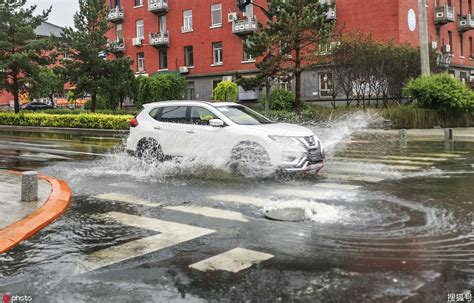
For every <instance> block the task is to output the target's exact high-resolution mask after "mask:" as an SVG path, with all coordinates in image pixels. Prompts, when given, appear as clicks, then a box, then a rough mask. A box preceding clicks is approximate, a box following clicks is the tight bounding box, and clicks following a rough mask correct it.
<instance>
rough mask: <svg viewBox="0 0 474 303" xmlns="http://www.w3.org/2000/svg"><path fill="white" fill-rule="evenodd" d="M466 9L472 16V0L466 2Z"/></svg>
mask: <svg viewBox="0 0 474 303" xmlns="http://www.w3.org/2000/svg"><path fill="white" fill-rule="evenodd" d="M467 8H468V9H469V11H468V13H469V14H472V0H469V1H468V2H467Z"/></svg>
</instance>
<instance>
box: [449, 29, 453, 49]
mask: <svg viewBox="0 0 474 303" xmlns="http://www.w3.org/2000/svg"><path fill="white" fill-rule="evenodd" d="M448 44H449V46H450V47H451V50H450V53H453V32H452V31H448Z"/></svg>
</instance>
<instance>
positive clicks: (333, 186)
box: [315, 183, 361, 190]
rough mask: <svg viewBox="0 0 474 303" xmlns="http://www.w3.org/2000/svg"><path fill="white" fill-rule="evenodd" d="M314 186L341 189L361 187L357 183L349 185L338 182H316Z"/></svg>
mask: <svg viewBox="0 0 474 303" xmlns="http://www.w3.org/2000/svg"><path fill="white" fill-rule="evenodd" d="M315 187H319V188H327V189H342V190H356V189H359V188H361V186H358V185H350V184H338V183H318V184H316V185H315Z"/></svg>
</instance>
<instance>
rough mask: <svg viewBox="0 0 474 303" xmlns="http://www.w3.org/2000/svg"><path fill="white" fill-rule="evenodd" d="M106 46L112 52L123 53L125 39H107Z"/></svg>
mask: <svg viewBox="0 0 474 303" xmlns="http://www.w3.org/2000/svg"><path fill="white" fill-rule="evenodd" d="M107 48H108V49H109V51H110V52H111V53H113V54H123V53H125V41H124V40H123V39H116V40H111V41H110V40H109V42H108V43H107Z"/></svg>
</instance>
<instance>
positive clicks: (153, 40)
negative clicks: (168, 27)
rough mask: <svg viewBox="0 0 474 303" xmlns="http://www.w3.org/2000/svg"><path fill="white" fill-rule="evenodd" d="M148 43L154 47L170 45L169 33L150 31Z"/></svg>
mask: <svg viewBox="0 0 474 303" xmlns="http://www.w3.org/2000/svg"><path fill="white" fill-rule="evenodd" d="M150 45H151V46H154V47H162V46H166V47H168V46H170V33H169V32H168V31H166V32H154V33H150Z"/></svg>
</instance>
